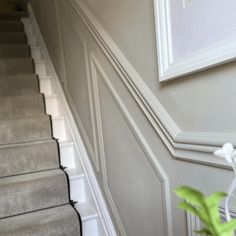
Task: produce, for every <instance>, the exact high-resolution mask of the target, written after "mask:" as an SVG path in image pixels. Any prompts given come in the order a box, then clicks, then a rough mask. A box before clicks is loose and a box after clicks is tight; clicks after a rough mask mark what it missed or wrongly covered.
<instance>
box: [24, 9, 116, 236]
mask: <svg viewBox="0 0 236 236" xmlns="http://www.w3.org/2000/svg"><path fill="white" fill-rule="evenodd" d="M22 22H23V24H24V28H25V32H26V35H27V38H28V43H29V45H30V47H31V54H32V57H33V59H34V62H35V70H36V73H37V74H38V77H39V82H40V91H41V92H42V93H44V95H45V103H46V111H47V113H48V114H50V115H51V117H52V126H53V136H54V138H56V139H57V140H58V143H59V149H60V156H61V165H62V166H64V167H66V169H65V171H66V172H67V173H68V176H69V182H70V194H71V198H72V200H73V201H75V202H77V203H76V204H75V208H76V209H77V210H78V212H79V213H80V215H81V219H82V228H83V236H105V235H106V236H116V235H117V234H116V231H115V228H114V225H113V222H112V220H111V217H110V214H109V211H108V209H107V206H106V203H105V200H104V198H103V195H102V192H101V190H100V187H99V184H98V182H97V180H96V177H95V174H94V171H93V168H92V166H91V163H90V161H89V157H88V154H87V151H86V149H85V147H84V144H83V141H82V138H81V136H80V133H79V131H78V128H77V126H76V123H75V120H74V118H73V115H72V112H71V110H70V108H69V105H68V103H67V100H66V97H65V94H64V91H63V89H62V86H61V83H60V80H59V77H58V75H57V73H56V71H55V68H54V66H53V63H52V60H51V58H50V55H49V53H48V50H47V47H46V44H45V42H44V40H43V37H42V35H41V32H40V30H39V27H38V24H37V21H36V19H35V17H34V15H33V12H32V10H31V9H30V17H29V18H24V19H22Z"/></svg>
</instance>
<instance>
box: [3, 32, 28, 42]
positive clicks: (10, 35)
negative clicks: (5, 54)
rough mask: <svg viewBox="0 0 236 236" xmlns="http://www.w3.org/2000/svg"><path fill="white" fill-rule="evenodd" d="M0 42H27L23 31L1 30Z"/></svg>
mask: <svg viewBox="0 0 236 236" xmlns="http://www.w3.org/2000/svg"><path fill="white" fill-rule="evenodd" d="M0 43H1V44H25V43H27V37H26V34H25V33H24V32H1V34H0Z"/></svg>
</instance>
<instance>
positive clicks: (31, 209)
mask: <svg viewBox="0 0 236 236" xmlns="http://www.w3.org/2000/svg"><path fill="white" fill-rule="evenodd" d="M22 18H24V19H22ZM52 80H53V79H52V77H51V76H50V75H48V70H47V66H46V63H45V61H44V60H43V58H42V53H41V48H40V47H39V45H38V40H37V36H36V35H35V33H34V29H33V28H32V24H31V21H30V19H28V18H27V14H26V13H16V12H10V13H4V12H2V13H0V163H1V165H0V236H10V235H12V236H13V235H17V236H21V235H22V236H23V235H24V236H28V235H29V236H31V235H34V236H35V235H45V236H47V235H50V236H54V235H55V236H59V235H67V236H74V235H77V236H78V235H82V234H83V236H102V235H109V233H107V232H106V230H105V229H104V224H103V220H102V218H101V217H100V216H99V215H100V212H99V207H98V205H97V202H96V199H94V194H93V191H91V186H90V184H89V181H88V180H87V179H86V174H85V173H84V170H83V165H82V163H81V161H80V157H79V155H80V154H79V152H78V150H76V149H75V144H74V142H73V135H72V134H71V129H70V127H69V125H68V123H67V122H66V120H65V116H64V114H63V106H62V105H61V103H60V101H59V98H58V95H57V94H56V90H57V89H56V88H55V86H54V85H53V82H52ZM72 200H73V201H74V202H72ZM78 212H79V213H80V214H78ZM110 235H111V234H110Z"/></svg>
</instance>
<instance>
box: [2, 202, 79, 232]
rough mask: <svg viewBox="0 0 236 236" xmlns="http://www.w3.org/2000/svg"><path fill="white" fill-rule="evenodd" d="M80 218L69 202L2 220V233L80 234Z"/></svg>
mask: <svg viewBox="0 0 236 236" xmlns="http://www.w3.org/2000/svg"><path fill="white" fill-rule="evenodd" d="M79 232H80V224H79V218H78V215H77V213H76V211H75V210H74V208H73V207H72V206H71V205H69V204H67V205H64V206H58V207H54V208H50V209H45V210H42V211H36V212H32V213H27V214H23V215H19V216H15V217H10V218H7V219H3V220H1V221H0V235H5V236H41V235H47V236H64V235H70V236H78V235H79Z"/></svg>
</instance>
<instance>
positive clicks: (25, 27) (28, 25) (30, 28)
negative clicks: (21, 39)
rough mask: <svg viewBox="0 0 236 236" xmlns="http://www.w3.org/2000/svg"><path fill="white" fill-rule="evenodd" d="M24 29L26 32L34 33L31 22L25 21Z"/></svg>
mask: <svg viewBox="0 0 236 236" xmlns="http://www.w3.org/2000/svg"><path fill="white" fill-rule="evenodd" d="M24 31H25V33H26V34H33V33H34V31H33V28H32V25H31V24H27V23H24Z"/></svg>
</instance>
